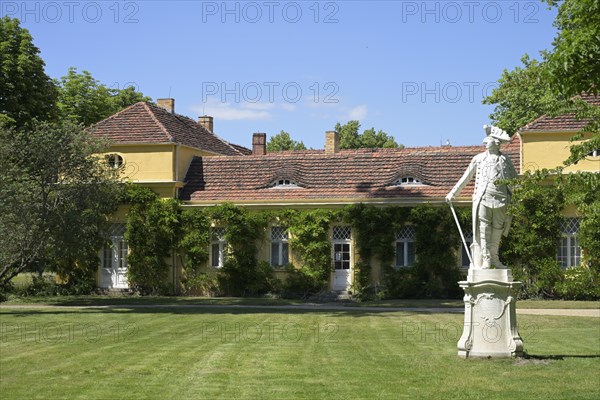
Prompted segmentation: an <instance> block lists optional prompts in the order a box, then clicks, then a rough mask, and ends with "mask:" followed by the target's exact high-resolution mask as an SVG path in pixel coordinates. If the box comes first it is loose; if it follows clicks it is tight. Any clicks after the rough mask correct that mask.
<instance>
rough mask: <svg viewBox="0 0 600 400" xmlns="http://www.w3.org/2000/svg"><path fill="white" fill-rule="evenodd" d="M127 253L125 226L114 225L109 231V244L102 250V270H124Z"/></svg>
mask: <svg viewBox="0 0 600 400" xmlns="http://www.w3.org/2000/svg"><path fill="white" fill-rule="evenodd" d="M128 253H129V245H128V244H127V241H126V240H125V224H114V225H113V226H112V227H111V229H110V244H109V245H108V246H104V248H103V249H102V268H106V269H119V268H121V269H126V268H127V254H128Z"/></svg>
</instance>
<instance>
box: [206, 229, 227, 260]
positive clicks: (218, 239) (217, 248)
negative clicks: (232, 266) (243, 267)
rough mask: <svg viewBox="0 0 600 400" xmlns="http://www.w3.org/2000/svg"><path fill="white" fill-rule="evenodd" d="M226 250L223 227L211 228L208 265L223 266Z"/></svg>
mask: <svg viewBox="0 0 600 400" xmlns="http://www.w3.org/2000/svg"><path fill="white" fill-rule="evenodd" d="M226 252H227V241H226V240H225V228H213V229H212V233H211V240H210V266H211V267H213V268H223V265H225V257H226Z"/></svg>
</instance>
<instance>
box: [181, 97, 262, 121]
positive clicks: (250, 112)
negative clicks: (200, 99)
mask: <svg viewBox="0 0 600 400" xmlns="http://www.w3.org/2000/svg"><path fill="white" fill-rule="evenodd" d="M271 108H273V107H272V106H270V104H269V103H243V104H241V105H239V106H235V105H233V104H231V103H220V102H217V101H213V102H207V103H205V104H200V105H196V106H192V107H191V109H192V111H194V112H196V113H197V114H199V115H210V116H212V117H214V118H215V119H220V120H224V121H239V120H268V119H271V117H272V116H271V113H270V112H269V111H267V110H269V109H271Z"/></svg>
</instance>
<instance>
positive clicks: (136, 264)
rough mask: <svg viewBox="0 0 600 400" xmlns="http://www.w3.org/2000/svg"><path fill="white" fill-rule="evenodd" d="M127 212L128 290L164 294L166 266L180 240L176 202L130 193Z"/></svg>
mask: <svg viewBox="0 0 600 400" xmlns="http://www.w3.org/2000/svg"><path fill="white" fill-rule="evenodd" d="M129 199H130V204H131V208H130V210H129V213H128V217H127V232H126V233H125V237H126V239H127V241H128V242H129V245H130V247H131V248H132V251H131V252H130V254H129V256H128V271H127V274H128V279H129V283H130V286H131V287H132V288H133V289H134V290H136V291H138V292H140V293H142V294H162V293H165V292H167V291H168V290H167V276H168V264H167V262H166V258H167V257H170V256H173V255H174V250H175V249H176V247H177V244H178V241H179V236H180V232H179V231H180V227H181V224H180V221H181V206H180V203H179V202H178V201H177V200H173V199H166V200H163V199H159V198H158V196H157V195H156V194H155V193H154V192H152V191H151V190H150V189H147V188H140V187H132V188H131V189H130V196H129Z"/></svg>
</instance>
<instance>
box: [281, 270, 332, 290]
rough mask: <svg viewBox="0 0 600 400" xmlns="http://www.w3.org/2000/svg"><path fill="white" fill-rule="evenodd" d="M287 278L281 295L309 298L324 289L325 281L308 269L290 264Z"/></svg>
mask: <svg viewBox="0 0 600 400" xmlns="http://www.w3.org/2000/svg"><path fill="white" fill-rule="evenodd" d="M286 270H287V271H288V272H289V274H288V276H287V279H286V280H285V281H284V282H283V284H282V290H281V296H282V297H284V298H288V299H294V298H300V299H307V298H309V297H311V296H313V295H315V294H317V293H319V292H320V291H322V290H323V289H324V285H323V281H322V280H321V279H319V278H318V277H317V276H316V275H314V274H311V273H310V272H309V271H308V270H307V269H304V268H301V269H296V268H295V267H294V266H293V265H291V264H290V265H288V266H287V268H286Z"/></svg>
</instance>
